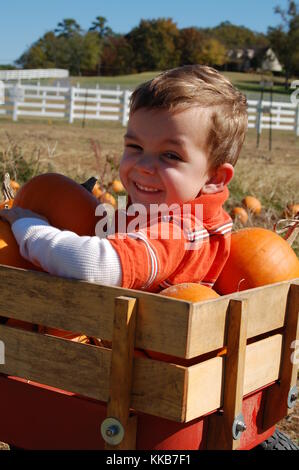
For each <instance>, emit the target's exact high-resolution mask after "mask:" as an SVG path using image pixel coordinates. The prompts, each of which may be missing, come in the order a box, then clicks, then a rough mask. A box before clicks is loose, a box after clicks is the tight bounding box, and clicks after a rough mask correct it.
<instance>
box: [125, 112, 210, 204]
mask: <svg viewBox="0 0 299 470" xmlns="http://www.w3.org/2000/svg"><path fill="white" fill-rule="evenodd" d="M208 116H209V112H208V111H207V110H205V109H202V108H199V107H194V108H189V109H187V110H184V111H180V112H175V113H174V112H170V111H167V110H149V109H146V108H141V109H138V110H137V111H136V112H135V113H134V114H133V115H132V116H131V117H130V120H129V124H128V129H127V132H126V135H125V143H124V145H125V148H124V153H123V156H122V160H121V163H120V178H121V180H122V183H123V185H124V186H125V188H126V189H127V191H128V193H129V195H130V197H131V200H132V203H140V204H143V205H145V206H146V207H147V209H148V208H149V206H150V204H162V203H165V204H167V205H170V204H173V203H178V204H182V203H184V202H187V201H189V200H192V199H194V198H195V197H196V196H197V195H198V193H199V192H200V190H201V189H202V187H203V186H204V184H205V183H206V181H207V180H208V179H209V165H208V154H207V151H206V150H205V143H206V137H207V134H208V130H209V119H208Z"/></svg>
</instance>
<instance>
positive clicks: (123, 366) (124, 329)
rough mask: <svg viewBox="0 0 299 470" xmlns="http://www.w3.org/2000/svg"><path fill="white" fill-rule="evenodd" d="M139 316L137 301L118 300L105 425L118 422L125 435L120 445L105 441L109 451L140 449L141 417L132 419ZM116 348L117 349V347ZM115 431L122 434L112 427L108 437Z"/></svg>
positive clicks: (121, 298)
mask: <svg viewBox="0 0 299 470" xmlns="http://www.w3.org/2000/svg"><path fill="white" fill-rule="evenodd" d="M136 316H137V299H135V298H131V297H125V296H119V297H116V298H115V308H114V327H113V337H112V354H111V369H110V388H109V399H108V404H107V420H105V421H106V422H108V424H109V421H108V420H109V419H114V420H115V422H116V423H117V425H118V426H119V428H121V430H122V431H123V433H124V435H123V438H122V440H121V441H120V442H119V443H117V444H111V443H109V439H108V440H106V439H105V448H106V450H134V449H135V447H136V430H137V416H136V415H132V416H130V404H131V391H132V378H133V365H134V345H135V329H136ZM116 344H117V347H113V345H114V346H115V345H116ZM109 417H111V418H109ZM113 429H114V430H115V429H116V434H117V433H118V432H119V429H118V430H117V426H116V428H115V427H114V428H113V426H112V427H110V428H109V426H108V428H107V429H106V436H105V437H107V436H108V435H109V431H111V434H113V432H112V431H113ZM112 438H113V435H112ZM110 442H113V439H112V441H111V439H110Z"/></svg>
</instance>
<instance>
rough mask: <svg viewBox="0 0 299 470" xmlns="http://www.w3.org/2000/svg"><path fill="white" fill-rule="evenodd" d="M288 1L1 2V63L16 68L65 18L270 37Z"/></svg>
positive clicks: (118, 27) (119, 26)
mask: <svg viewBox="0 0 299 470" xmlns="http://www.w3.org/2000/svg"><path fill="white" fill-rule="evenodd" d="M276 5H280V6H282V7H283V8H285V7H286V5H287V0H149V1H144V0H127V1H125V0H107V1H106V2H103V1H101V0H48V1H47V0H45V1H41V0H0V63H1V64H4V63H12V62H13V61H14V60H16V59H17V58H18V57H19V56H20V55H21V54H22V53H23V52H24V51H25V50H26V49H27V48H28V47H29V46H30V45H31V44H32V43H33V42H35V41H36V40H37V39H38V38H39V37H41V36H42V35H43V34H44V33H45V32H46V31H49V30H52V29H54V28H55V27H56V25H57V23H58V22H59V21H61V20H62V19H63V18H74V19H75V20H76V21H77V22H78V23H79V24H80V25H81V27H82V28H83V29H88V28H89V26H90V25H91V23H92V21H93V20H94V18H95V17H96V16H104V17H105V18H106V19H107V20H108V25H109V26H110V27H111V28H112V29H113V31H115V32H116V33H127V32H129V31H130V30H131V29H132V28H133V27H134V26H137V25H138V24H139V21H140V19H141V18H146V19H153V18H159V17H164V18H165V17H167V18H172V19H173V20H174V21H175V22H176V23H177V26H178V28H185V27H188V26H198V27H208V26H216V25H217V24H219V23H220V22H221V21H227V20H228V21H230V22H231V23H234V24H238V25H244V26H247V27H249V28H251V29H253V30H255V31H261V32H266V31H267V27H268V26H270V25H271V26H275V25H277V24H278V23H279V22H280V19H279V16H278V15H275V14H274V7H275V6H276Z"/></svg>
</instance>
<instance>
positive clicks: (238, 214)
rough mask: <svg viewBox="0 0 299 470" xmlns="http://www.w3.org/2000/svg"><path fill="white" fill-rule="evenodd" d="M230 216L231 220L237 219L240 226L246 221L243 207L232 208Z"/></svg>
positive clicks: (246, 216)
mask: <svg viewBox="0 0 299 470" xmlns="http://www.w3.org/2000/svg"><path fill="white" fill-rule="evenodd" d="M231 215H232V217H233V219H239V220H240V222H242V224H246V222H247V221H248V214H247V212H246V210H245V209H244V208H243V207H234V208H233V210H232V214H231Z"/></svg>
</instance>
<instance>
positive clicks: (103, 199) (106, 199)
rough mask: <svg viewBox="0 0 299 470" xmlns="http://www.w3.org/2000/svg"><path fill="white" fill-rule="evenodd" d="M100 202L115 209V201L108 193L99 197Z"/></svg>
mask: <svg viewBox="0 0 299 470" xmlns="http://www.w3.org/2000/svg"><path fill="white" fill-rule="evenodd" d="M100 201H101V203H102V204H111V205H112V206H113V207H114V208H116V200H115V198H114V197H113V196H112V194H110V193H108V192H107V191H106V192H105V193H103V194H102V196H101V197H100Z"/></svg>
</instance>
